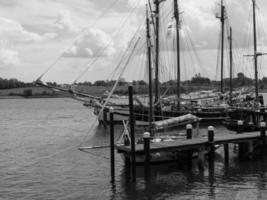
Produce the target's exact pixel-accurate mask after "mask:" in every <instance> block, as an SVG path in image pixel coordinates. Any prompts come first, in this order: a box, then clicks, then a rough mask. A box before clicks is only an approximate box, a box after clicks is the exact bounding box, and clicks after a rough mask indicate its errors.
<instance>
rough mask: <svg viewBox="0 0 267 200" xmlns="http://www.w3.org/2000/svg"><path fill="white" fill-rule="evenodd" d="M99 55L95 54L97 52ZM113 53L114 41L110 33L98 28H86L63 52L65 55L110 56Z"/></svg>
mask: <svg viewBox="0 0 267 200" xmlns="http://www.w3.org/2000/svg"><path fill="white" fill-rule="evenodd" d="M100 51H102V52H101V54H100V55H97V54H98V52H100ZM113 53H115V48H114V42H113V39H112V37H111V36H110V35H108V34H107V33H105V32H104V31H102V30H100V29H86V30H84V32H83V34H82V36H80V37H79V38H78V39H77V40H76V41H75V42H74V45H73V46H72V47H71V48H70V49H68V50H66V51H65V52H64V56H65V57H95V56H102V57H106V56H111V55H112V54H113Z"/></svg>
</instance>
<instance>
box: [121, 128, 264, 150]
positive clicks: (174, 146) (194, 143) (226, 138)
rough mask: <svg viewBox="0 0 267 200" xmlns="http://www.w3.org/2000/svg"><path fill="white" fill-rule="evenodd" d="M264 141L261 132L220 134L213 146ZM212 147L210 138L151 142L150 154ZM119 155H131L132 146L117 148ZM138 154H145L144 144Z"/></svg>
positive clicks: (215, 138)
mask: <svg viewBox="0 0 267 200" xmlns="http://www.w3.org/2000/svg"><path fill="white" fill-rule="evenodd" d="M255 140H256V141H257V140H258V141H260V140H262V137H261V134H260V132H249V133H242V134H220V135H214V141H213V145H221V144H229V143H242V142H250V141H255ZM203 146H204V147H208V146H210V141H208V137H201V138H192V139H179V140H174V141H168V142H151V143H150V152H151V153H153V152H163V151H181V150H189V149H199V148H201V147H203ZM117 150H118V152H119V153H126V154H128V153H130V152H131V146H125V145H122V146H117ZM135 153H136V154H139V155H140V154H145V151H144V144H136V145H135Z"/></svg>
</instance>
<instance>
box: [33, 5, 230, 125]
mask: <svg viewBox="0 0 267 200" xmlns="http://www.w3.org/2000/svg"><path fill="white" fill-rule="evenodd" d="M162 2H163V1H159V0H156V1H155V2H154V3H155V12H154V11H152V9H151V8H150V12H151V13H155V14H151V16H152V23H153V21H154V19H155V23H154V27H155V98H154V99H153V102H154V104H153V106H152V107H153V117H154V120H155V121H158V120H163V119H168V118H173V117H178V116H183V115H186V114H192V115H195V116H197V117H199V118H202V121H203V122H209V123H211V122H212V123H214V122H221V121H223V120H225V119H226V118H227V107H228V105H227V104H223V105H217V102H216V105H213V104H214V103H213V104H212V103H210V102H213V101H214V99H219V96H218V95H217V94H215V95H214V96H212V97H211V96H210V95H209V94H208V95H207V96H206V97H207V99H210V100H211V101H210V102H209V103H207V104H205V105H199V104H197V103H196V101H197V99H190V100H189V101H190V103H189V104H186V105H184V104H182V103H183V102H186V99H183V98H182V97H181V70H180V62H181V59H180V29H179V27H180V17H179V15H180V13H179V6H178V1H177V0H174V1H173V8H174V9H173V11H174V19H175V30H176V38H177V39H176V49H177V51H176V57H175V58H176V59H177V60H176V63H177V70H176V71H177V74H176V75H177V82H176V83H177V84H176V98H175V99H174V100H172V99H171V98H164V100H163V98H162V97H161V96H160V93H159V21H158V20H159V8H160V6H159V5H160V3H162ZM222 7H223V6H222ZM222 14H224V11H223V10H222ZM221 18H222V19H224V16H222V17H221ZM222 46H223V45H222ZM222 60H223V59H222ZM36 83H37V84H38V85H41V86H47V85H46V84H44V83H42V82H41V81H40V79H38V80H37V81H36ZM47 87H51V88H52V87H53V86H47ZM114 87H115V86H114ZM151 87H152V86H151ZM54 89H57V90H60V88H57V87H54ZM150 89H151V90H153V88H150ZM63 91H65V92H69V93H71V94H72V95H73V98H75V99H77V100H79V101H83V102H84V104H85V105H86V106H90V107H93V108H94V113H95V115H97V116H98V120H99V122H100V123H103V124H107V123H108V121H109V114H108V113H109V107H110V106H112V107H113V108H114V110H115V112H114V118H115V121H118V122H122V120H126V119H128V118H129V107H128V105H127V103H124V104H122V103H116V102H112V99H111V98H110V97H111V96H112V94H113V92H110V95H109V98H102V97H95V96H92V95H87V94H84V93H81V92H77V91H76V90H75V87H70V88H69V89H63ZM113 91H114V90H113ZM204 98H205V96H204ZM187 102H188V101H187ZM206 102H207V101H206ZM149 109H150V107H149V106H148V105H147V104H144V103H143V102H142V101H141V100H140V99H138V97H136V98H135V105H134V115H135V120H136V124H139V125H148V121H149Z"/></svg>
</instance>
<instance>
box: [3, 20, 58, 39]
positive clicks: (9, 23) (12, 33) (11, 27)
mask: <svg viewBox="0 0 267 200" xmlns="http://www.w3.org/2000/svg"><path fill="white" fill-rule="evenodd" d="M55 36H56V34H55V33H45V34H43V35H40V34H37V33H34V32H30V31H28V30H26V29H25V28H24V27H23V26H22V25H21V24H20V23H19V22H17V21H15V20H12V19H7V18H2V17H1V18H0V38H1V39H4V40H8V41H10V42H14V43H31V42H43V41H47V40H50V39H53V38H54V37H55Z"/></svg>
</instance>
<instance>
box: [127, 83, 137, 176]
mask: <svg viewBox="0 0 267 200" xmlns="http://www.w3.org/2000/svg"><path fill="white" fill-rule="evenodd" d="M128 90H129V109H130V137H131V162H132V179H133V181H135V180H136V163H135V130H134V123H135V120H134V112H133V86H132V85H131V84H130V85H129V87H128Z"/></svg>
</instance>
